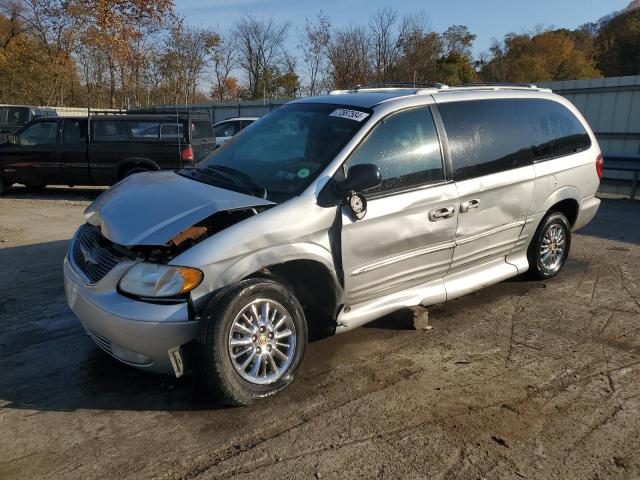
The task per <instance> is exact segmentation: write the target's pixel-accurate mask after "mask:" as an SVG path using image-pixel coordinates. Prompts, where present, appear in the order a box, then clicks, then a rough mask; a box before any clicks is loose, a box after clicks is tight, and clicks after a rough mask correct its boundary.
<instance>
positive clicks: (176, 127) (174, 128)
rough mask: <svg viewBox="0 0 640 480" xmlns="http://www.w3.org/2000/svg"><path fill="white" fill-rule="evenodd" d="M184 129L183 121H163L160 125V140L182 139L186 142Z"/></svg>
mask: <svg viewBox="0 0 640 480" xmlns="http://www.w3.org/2000/svg"><path fill="white" fill-rule="evenodd" d="M183 130H184V129H183V128H182V124H181V123H163V124H162V125H161V126H160V140H182V141H184V142H186V139H185V138H184V131H183Z"/></svg>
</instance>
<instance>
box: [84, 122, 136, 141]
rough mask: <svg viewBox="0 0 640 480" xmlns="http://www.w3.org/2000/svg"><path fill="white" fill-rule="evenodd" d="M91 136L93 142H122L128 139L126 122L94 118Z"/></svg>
mask: <svg viewBox="0 0 640 480" xmlns="http://www.w3.org/2000/svg"><path fill="white" fill-rule="evenodd" d="M91 137H92V139H93V140H94V141H95V142H122V141H126V140H129V136H128V135H127V131H126V124H125V122H123V121H121V120H94V121H93V122H91Z"/></svg>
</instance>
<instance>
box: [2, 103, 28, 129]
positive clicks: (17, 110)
mask: <svg viewBox="0 0 640 480" xmlns="http://www.w3.org/2000/svg"><path fill="white" fill-rule="evenodd" d="M28 121H29V109H28V108H24V107H9V108H8V109H7V123H11V124H14V125H24V124H26V123H27V122H28Z"/></svg>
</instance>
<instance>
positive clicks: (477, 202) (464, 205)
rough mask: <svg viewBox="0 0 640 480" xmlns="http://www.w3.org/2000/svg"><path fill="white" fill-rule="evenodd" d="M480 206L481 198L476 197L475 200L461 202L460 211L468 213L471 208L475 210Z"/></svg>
mask: <svg viewBox="0 0 640 480" xmlns="http://www.w3.org/2000/svg"><path fill="white" fill-rule="evenodd" d="M479 206H480V200H478V199H477V198H474V199H473V200H469V201H467V202H462V203H461V204H460V213H467V212H468V211H469V210H473V209H474V208H478V207H479Z"/></svg>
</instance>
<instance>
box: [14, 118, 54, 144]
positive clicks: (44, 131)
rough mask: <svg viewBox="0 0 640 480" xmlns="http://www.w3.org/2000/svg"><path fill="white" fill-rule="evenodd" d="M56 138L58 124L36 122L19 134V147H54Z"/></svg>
mask: <svg viewBox="0 0 640 480" xmlns="http://www.w3.org/2000/svg"><path fill="white" fill-rule="evenodd" d="M57 138H58V122H57V121H52V122H36V123H34V124H33V125H31V126H30V127H28V128H27V129H26V130H25V131H24V132H22V133H21V134H20V144H21V145H54V144H55V143H57Z"/></svg>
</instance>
